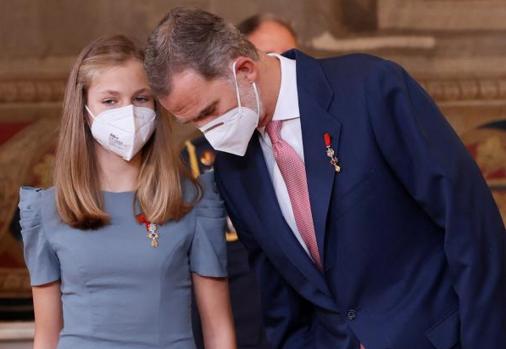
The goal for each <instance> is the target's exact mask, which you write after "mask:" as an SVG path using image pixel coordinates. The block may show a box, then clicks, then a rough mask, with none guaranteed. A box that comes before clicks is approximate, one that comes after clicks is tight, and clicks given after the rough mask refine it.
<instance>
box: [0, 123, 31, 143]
mask: <svg viewBox="0 0 506 349" xmlns="http://www.w3.org/2000/svg"><path fill="white" fill-rule="evenodd" d="M30 124H31V122H1V123H0V144H3V143H5V142H7V141H8V140H9V139H10V138H12V137H13V136H14V135H15V134H16V133H18V132H19V131H21V130H22V129H24V128H25V127H27V126H28V125H30Z"/></svg>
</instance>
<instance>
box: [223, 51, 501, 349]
mask: <svg viewBox="0 0 506 349" xmlns="http://www.w3.org/2000/svg"><path fill="white" fill-rule="evenodd" d="M287 56H288V57H290V58H293V59H296V61H297V84H298V92H299V107H300V112H301V127H302V138H303V145H304V161H305V165H306V174H307V182H308V187H309V194H310V202H311V210H312V214H313V219H314V224H315V230H316V235H317V241H318V247H319V250H320V255H321V258H322V260H323V263H324V271H323V272H319V271H318V270H317V268H316V267H315V266H314V264H313V263H312V262H311V261H310V259H309V258H308V256H307V255H306V253H305V252H304V250H303V249H302V248H301V246H300V245H299V243H298V242H297V240H296V239H295V237H294V235H293V233H292V231H291V230H290V228H289V227H288V225H287V223H286V222H285V220H284V219H283V216H282V214H281V211H280V208H279V205H278V202H277V199H276V195H275V193H274V190H273V186H272V183H271V179H270V177H269V174H268V171H267V168H266V165H265V161H264V157H263V153H262V150H261V148H260V145H259V141H258V137H257V136H256V135H254V136H253V137H252V139H251V142H250V144H249V147H248V151H247V153H246V155H245V156H244V157H238V156H234V155H230V154H226V153H218V157H217V160H216V165H215V169H216V181H217V185H218V188H219V190H220V192H221V194H222V196H223V198H224V200H225V202H226V204H227V208H228V212H229V214H230V216H231V217H232V220H233V222H234V225H235V227H236V228H237V230H238V232H239V237H240V239H241V240H242V241H243V243H244V244H245V245H246V246H247V247H248V249H249V250H250V253H251V260H252V262H253V263H254V265H255V267H256V271H257V275H258V277H259V279H260V287H261V289H262V291H261V293H262V302H263V311H264V321H265V325H266V327H267V333H268V337H269V338H270V340H271V342H272V345H273V347H275V348H289V349H297V348H304V349H306V348H325V349H326V348H339V349H352V348H353V349H355V348H358V342H359V341H360V342H362V343H363V344H364V346H365V347H366V348H367V349H387V348H389V349H434V348H436V349H450V348H452V349H454V348H462V349H478V348H506V265H505V238H506V234H505V229H504V225H503V223H502V220H501V218H500V215H499V212H498V209H497V206H496V205H495V203H494V200H493V198H492V196H491V193H490V191H489V189H488V188H487V185H486V183H485V182H484V180H483V178H482V177H481V175H480V173H479V169H478V168H477V166H476V165H475V163H474V162H473V160H472V159H471V157H470V156H469V155H468V153H467V151H466V149H465V148H464V146H463V145H462V143H461V142H460V140H459V138H458V137H457V135H456V134H455V133H454V132H453V130H452V128H451V127H450V125H449V124H448V123H447V122H446V120H445V118H444V117H443V116H442V115H441V113H440V112H439V110H438V109H437V107H436V106H435V104H434V103H433V101H432V100H431V98H430V97H429V96H428V95H427V94H426V92H425V91H424V90H423V89H422V88H421V87H420V86H419V85H418V84H417V83H416V82H415V81H414V80H413V79H412V78H411V77H410V76H409V75H408V74H407V73H406V72H405V71H404V70H403V69H402V68H401V67H399V66H398V65H396V64H395V63H392V62H390V61H386V60H382V59H380V58H376V57H372V56H367V55H349V56H344V57H339V58H327V59H318V60H317V59H314V58H311V57H309V56H306V55H304V54H303V53H301V52H299V51H290V52H288V53H287ZM326 132H328V133H330V134H331V135H332V143H333V148H334V149H335V150H336V153H337V156H338V158H339V162H340V165H341V167H342V170H341V172H340V173H336V172H335V170H334V167H333V166H331V165H330V163H329V159H328V158H327V156H326V154H325V145H324V141H323V134H324V133H326Z"/></svg>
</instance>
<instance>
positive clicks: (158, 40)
mask: <svg viewBox="0 0 506 349" xmlns="http://www.w3.org/2000/svg"><path fill="white" fill-rule="evenodd" d="M145 56H146V57H145V60H144V67H145V68H146V71H147V74H148V78H149V82H150V85H151V88H152V89H153V92H154V93H155V94H156V95H158V96H168V95H169V94H170V92H171V78H172V76H173V75H174V74H176V73H179V72H182V71H183V70H186V69H193V70H195V71H196V72H198V73H199V74H201V75H202V76H203V77H204V78H206V79H208V80H210V79H213V78H216V77H228V76H229V73H231V69H230V68H231V66H230V64H231V61H232V60H233V59H235V58H237V57H239V56H246V57H250V58H251V59H254V60H257V59H258V53H257V51H256V49H255V47H254V46H253V44H251V43H250V42H249V41H248V40H247V39H246V38H245V36H244V35H243V34H241V32H239V30H238V29H237V28H236V27H235V26H233V25H232V24H230V23H227V22H225V20H224V19H223V18H220V17H218V16H216V15H214V14H212V13H209V12H206V11H204V10H200V9H196V8H185V7H177V8H174V9H172V10H170V11H169V13H168V14H167V15H166V16H165V17H164V18H163V19H162V20H161V21H160V23H159V24H158V26H157V27H156V28H155V29H154V30H153V32H152V33H151V35H150V36H149V39H148V46H147V48H146V51H145Z"/></svg>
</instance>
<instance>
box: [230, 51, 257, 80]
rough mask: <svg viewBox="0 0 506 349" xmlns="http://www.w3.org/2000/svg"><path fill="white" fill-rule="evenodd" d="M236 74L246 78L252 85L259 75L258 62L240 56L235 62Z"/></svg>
mask: <svg viewBox="0 0 506 349" xmlns="http://www.w3.org/2000/svg"><path fill="white" fill-rule="evenodd" d="M235 62H236V63H235V72H236V74H237V76H244V77H245V78H246V80H248V82H250V83H252V82H254V81H255V80H256V78H257V75H258V62H257V61H254V60H253V59H251V58H249V57H245V56H240V57H238V58H236V60H235Z"/></svg>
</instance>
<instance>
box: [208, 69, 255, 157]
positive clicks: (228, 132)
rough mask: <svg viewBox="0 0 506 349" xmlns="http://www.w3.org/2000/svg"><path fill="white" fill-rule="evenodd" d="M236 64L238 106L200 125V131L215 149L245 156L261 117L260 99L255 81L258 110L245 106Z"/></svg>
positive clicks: (235, 77) (235, 76) (253, 84)
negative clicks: (240, 91) (240, 93)
mask: <svg viewBox="0 0 506 349" xmlns="http://www.w3.org/2000/svg"><path fill="white" fill-rule="evenodd" d="M235 64H236V62H234V64H233V65H232V71H233V74H234V82H235V91H236V94H237V107H236V108H233V109H231V110H229V111H228V112H226V113H225V114H223V115H220V116H219V117H217V118H216V119H214V120H212V121H211V122H208V123H207V124H205V125H204V126H201V127H199V129H200V131H202V133H204V136H205V137H206V139H207V140H208V141H209V143H210V144H211V146H212V147H213V148H214V149H215V150H219V151H223V152H226V153H230V154H234V155H239V156H244V154H246V149H247V148H248V144H249V141H250V139H251V136H252V135H253V132H255V129H256V128H257V126H258V121H259V119H260V116H259V112H260V101H259V98H258V91H257V87H256V85H255V83H254V82H253V83H252V86H253V91H254V92H255V99H256V103H257V110H256V111H255V110H252V109H250V108H247V107H244V106H243V105H242V104H241V96H240V95H239V85H238V83H237V75H236V73H235Z"/></svg>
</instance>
